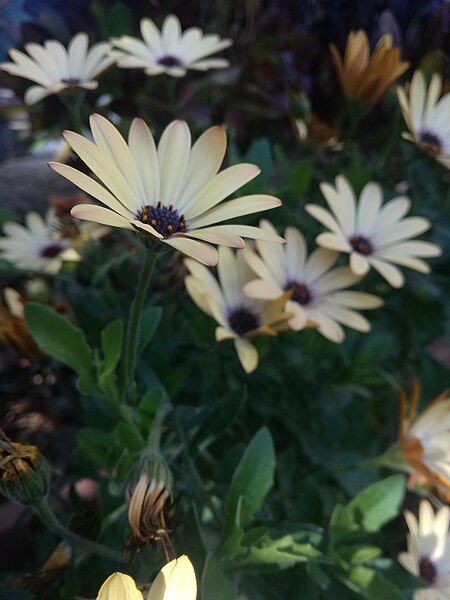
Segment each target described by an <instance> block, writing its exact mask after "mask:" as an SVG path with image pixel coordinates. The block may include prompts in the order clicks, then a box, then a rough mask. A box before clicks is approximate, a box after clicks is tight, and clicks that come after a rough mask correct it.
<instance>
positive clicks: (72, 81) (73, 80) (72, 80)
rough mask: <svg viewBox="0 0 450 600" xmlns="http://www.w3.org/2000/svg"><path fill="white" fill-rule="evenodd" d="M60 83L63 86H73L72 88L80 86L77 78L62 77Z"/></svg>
mask: <svg viewBox="0 0 450 600" xmlns="http://www.w3.org/2000/svg"><path fill="white" fill-rule="evenodd" d="M61 81H62V82H63V83H64V84H65V85H69V86H73V87H75V86H77V85H79V84H80V79H79V78H78V77H64V79H61Z"/></svg>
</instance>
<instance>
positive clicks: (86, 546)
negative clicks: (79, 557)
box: [33, 498, 120, 562]
mask: <svg viewBox="0 0 450 600" xmlns="http://www.w3.org/2000/svg"><path fill="white" fill-rule="evenodd" d="M33 509H34V510H35V512H36V514H37V515H39V517H40V518H41V520H42V522H43V523H44V525H46V526H47V527H48V528H49V529H50V531H53V533H55V534H56V535H57V536H59V537H61V538H62V539H63V540H65V541H66V542H69V543H70V544H73V545H74V546H77V547H78V548H81V549H83V550H86V551H87V552H91V553H92V554H98V555H99V556H103V558H108V559H109V560H113V561H115V562H118V561H119V560H120V552H118V551H116V550H114V549H113V548H109V547H108V546H104V545H103V544H98V543H97V542H92V541H91V540H88V539H86V538H84V537H81V536H80V535H78V534H76V533H74V532H73V531H70V529H67V527H65V525H63V524H62V523H61V521H59V520H58V518H57V516H56V515H55V513H54V512H53V510H52V508H51V507H50V505H49V503H48V500H47V499H46V498H43V499H40V500H38V501H37V502H36V503H35V504H33Z"/></svg>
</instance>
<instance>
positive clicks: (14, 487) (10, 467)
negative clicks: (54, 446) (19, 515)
mask: <svg viewBox="0 0 450 600" xmlns="http://www.w3.org/2000/svg"><path fill="white" fill-rule="evenodd" d="M49 485H50V466H49V464H48V462H47V460H46V459H45V458H44V457H43V456H42V454H41V453H40V452H39V449H38V448H37V447H36V446H29V445H25V444H19V443H16V442H11V440H9V439H8V437H7V436H6V435H5V434H4V432H3V431H2V430H1V429H0V493H2V494H4V495H5V496H7V497H8V498H9V499H10V500H12V501H13V502H19V503H21V504H33V502H34V501H35V500H37V499H39V498H43V497H45V496H46V495H47V493H48V489H49Z"/></svg>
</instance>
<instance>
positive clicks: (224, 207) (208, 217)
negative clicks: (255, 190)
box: [190, 194, 281, 228]
mask: <svg viewBox="0 0 450 600" xmlns="http://www.w3.org/2000/svg"><path fill="white" fill-rule="evenodd" d="M278 206H281V200H279V199H278V198H275V197H274V196H267V195H263V194H255V195H251V196H242V198H236V199H235V200H229V201H228V202H224V203H222V204H220V205H219V206H216V207H215V208H212V209H210V210H208V211H207V212H205V213H204V214H202V215H200V216H199V217H197V218H196V219H192V221H190V226H191V227H193V228H197V227H205V226H206V225H212V224H213V223H220V222H221V221H228V220H229V219H233V218H234V217H240V216H244V215H249V214H252V213H255V212H262V211H265V210H270V209H272V208H277V207H278Z"/></svg>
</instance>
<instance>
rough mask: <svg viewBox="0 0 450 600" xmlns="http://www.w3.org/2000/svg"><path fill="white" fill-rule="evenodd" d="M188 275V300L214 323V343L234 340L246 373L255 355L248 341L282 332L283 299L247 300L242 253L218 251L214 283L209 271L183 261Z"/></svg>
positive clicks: (254, 364) (253, 366)
mask: <svg viewBox="0 0 450 600" xmlns="http://www.w3.org/2000/svg"><path fill="white" fill-rule="evenodd" d="M184 262H185V265H186V267H187V268H188V270H189V272H190V274H189V275H188V276H187V277H186V278H185V280H184V281H185V285H186V289H187V291H188V293H189V295H190V296H191V298H192V300H193V301H194V302H195V303H196V304H197V306H198V307H199V308H200V309H201V310H203V312H205V313H206V314H207V315H210V316H211V317H213V318H214V319H215V320H216V321H217V323H218V327H217V328H216V340H217V341H218V342H221V341H222V340H234V345H235V348H236V352H237V354H238V357H239V360H240V361H241V365H242V367H243V368H244V370H245V371H246V372H247V373H251V372H252V371H254V370H255V369H256V367H257V366H258V351H257V350H256V348H255V347H254V346H253V344H252V343H251V341H250V339H251V338H253V337H255V336H258V335H272V336H273V335H276V334H277V332H278V331H280V330H282V329H286V320H287V319H288V318H289V315H288V314H287V313H284V312H283V308H282V307H283V305H284V303H285V300H286V299H285V298H281V301H280V302H276V301H266V300H262V301H261V300H251V299H250V298H248V297H246V296H245V295H244V292H243V288H244V286H245V284H246V283H248V281H250V279H251V277H252V272H251V270H250V269H249V267H248V266H247V265H246V263H245V261H244V257H243V255H242V252H237V253H236V254H233V251H232V250H230V249H229V248H225V247H223V246H222V247H220V248H219V264H218V267H217V271H218V278H219V280H217V279H216V278H215V277H214V275H213V274H212V273H211V271H210V270H209V269H207V268H206V267H204V266H203V265H200V264H199V263H198V262H196V261H193V260H190V259H186V260H185V261H184Z"/></svg>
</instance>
